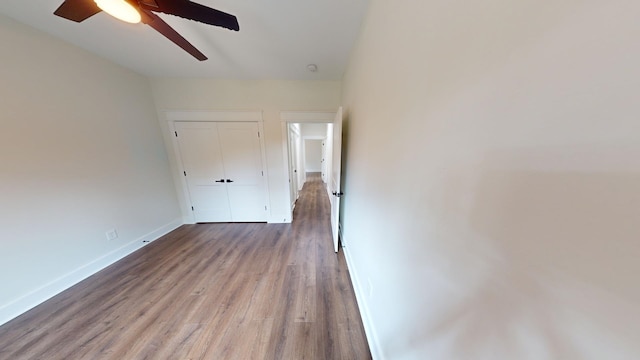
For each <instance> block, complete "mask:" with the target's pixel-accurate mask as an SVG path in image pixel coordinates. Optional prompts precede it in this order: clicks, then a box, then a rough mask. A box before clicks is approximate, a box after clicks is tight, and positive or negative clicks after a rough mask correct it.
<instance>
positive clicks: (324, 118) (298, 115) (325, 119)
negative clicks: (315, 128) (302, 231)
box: [280, 111, 336, 219]
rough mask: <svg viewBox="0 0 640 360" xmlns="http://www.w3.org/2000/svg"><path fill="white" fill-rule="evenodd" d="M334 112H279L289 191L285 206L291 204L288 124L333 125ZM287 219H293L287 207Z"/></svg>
mask: <svg viewBox="0 0 640 360" xmlns="http://www.w3.org/2000/svg"><path fill="white" fill-rule="evenodd" d="M335 117H336V112H335V111H281V112H280V127H281V131H282V156H283V161H284V162H283V163H284V164H287V165H285V166H283V168H284V180H285V181H286V182H287V184H286V186H287V188H288V189H289V191H287V195H286V196H287V204H291V202H292V199H291V186H292V182H291V176H292V174H291V172H290V168H289V166H288V164H289V163H290V162H289V161H290V156H291V155H290V149H289V141H290V140H289V125H290V124H304V123H311V124H313V123H316V124H320V123H326V124H333V121H334V120H335ZM288 208H289V209H288V211H289V213H288V217H289V219H293V209H291V208H290V207H288Z"/></svg>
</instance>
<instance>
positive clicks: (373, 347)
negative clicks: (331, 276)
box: [342, 248, 384, 360]
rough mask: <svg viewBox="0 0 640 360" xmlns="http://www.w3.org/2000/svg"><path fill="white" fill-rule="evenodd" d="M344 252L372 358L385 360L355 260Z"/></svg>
mask: <svg viewBox="0 0 640 360" xmlns="http://www.w3.org/2000/svg"><path fill="white" fill-rule="evenodd" d="M342 251H344V257H345V259H346V260H347V267H348V268H349V276H350V277H351V283H352V284H353V290H354V292H355V294H356V302H357V303H358V309H359V310H360V316H361V317H362V325H363V326H364V332H365V335H366V336H367V343H368V344H369V350H370V351H371V357H372V359H373V360H384V357H383V355H382V349H381V348H380V341H378V335H377V333H376V331H375V327H374V326H373V322H372V319H371V313H370V312H369V307H368V306H367V303H366V301H365V297H364V294H365V293H364V291H363V287H362V282H361V281H360V279H359V278H358V272H357V271H356V269H355V266H354V265H353V259H352V258H351V255H350V254H349V250H348V249H347V248H342Z"/></svg>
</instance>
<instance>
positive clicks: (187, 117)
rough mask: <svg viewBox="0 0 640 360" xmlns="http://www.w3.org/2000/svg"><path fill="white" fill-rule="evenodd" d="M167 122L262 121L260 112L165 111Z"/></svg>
mask: <svg viewBox="0 0 640 360" xmlns="http://www.w3.org/2000/svg"><path fill="white" fill-rule="evenodd" d="M165 115H166V119H167V120H168V121H262V111H192V110H167V111H165Z"/></svg>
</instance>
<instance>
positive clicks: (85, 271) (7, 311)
mask: <svg viewBox="0 0 640 360" xmlns="http://www.w3.org/2000/svg"><path fill="white" fill-rule="evenodd" d="M182 224H183V222H182V219H181V218H180V219H175V220H173V221H171V222H169V223H167V224H165V225H163V226H161V227H159V228H157V229H155V230H153V231H151V232H150V233H148V234H146V235H143V236H141V237H140V238H138V239H136V240H134V241H131V242H129V243H128V244H126V245H124V246H122V247H120V248H118V249H115V250H113V251H111V252H109V253H107V254H105V255H103V256H101V257H99V258H98V259H96V260H93V261H91V262H90V263H88V264H86V265H83V266H81V267H79V268H77V269H76V270H73V271H71V272H69V273H68V274H66V275H63V276H61V277H59V278H57V279H55V280H53V281H51V282H49V283H48V284H46V285H44V286H42V287H40V288H38V289H35V290H33V291H31V292H29V293H27V294H26V295H23V296H21V297H19V298H17V299H15V300H13V301H11V302H10V303H7V304H5V305H2V306H0V325H2V324H4V323H7V322H9V321H10V320H12V319H14V318H16V317H18V316H19V315H21V314H23V313H25V312H27V311H29V310H30V309H32V308H34V307H36V306H37V305H40V304H41V303H43V302H45V301H47V300H49V299H50V298H52V297H54V296H55V295H57V294H59V293H61V292H63V291H64V290H66V289H68V288H70V287H72V286H73V285H75V284H77V283H79V282H80V281H82V280H84V279H86V278H88V277H89V276H91V275H93V274H95V273H97V272H98V271H100V270H102V269H104V268H106V267H107V266H109V265H111V264H113V263H115V262H116V261H118V260H120V259H122V258H124V257H125V256H127V255H129V254H131V253H133V252H134V251H136V250H138V249H140V248H142V247H144V246H146V245H148V244H149V243H151V242H153V241H155V240H157V239H159V238H160V237H162V236H164V235H166V234H168V233H169V232H171V231H173V230H175V229H176V228H178V227H179V226H181V225H182Z"/></svg>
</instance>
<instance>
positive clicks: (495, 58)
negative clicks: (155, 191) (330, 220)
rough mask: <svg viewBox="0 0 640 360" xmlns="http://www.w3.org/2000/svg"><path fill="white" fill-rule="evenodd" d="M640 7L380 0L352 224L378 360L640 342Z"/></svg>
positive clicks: (351, 131) (587, 356)
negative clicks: (639, 44)
mask: <svg viewBox="0 0 640 360" xmlns="http://www.w3.org/2000/svg"><path fill="white" fill-rule="evenodd" d="M639 13H640V3H639V2H637V1H622V0H614V1H608V2H602V1H577V0H574V1H562V2H557V1H550V0H548V1H533V0H524V1H517V2H513V1H506V0H489V1H483V2H468V1H467V2H455V1H454V2H451V1H428V2H419V1H412V0H400V1H382V0H373V1H372V3H371V8H370V12H369V14H368V17H367V20H366V21H365V23H364V26H363V33H362V36H361V38H360V40H359V41H358V44H357V47H356V50H355V52H354V54H353V57H352V59H351V63H350V66H349V70H348V72H347V75H346V76H345V81H344V88H343V94H344V95H343V103H344V105H345V110H346V112H347V114H346V120H347V122H346V125H345V126H346V128H347V129H348V130H347V131H346V133H347V135H346V153H347V156H346V159H345V168H346V170H345V172H344V176H345V187H344V188H345V190H344V192H345V194H346V196H345V197H344V198H343V201H344V213H343V216H344V219H343V221H344V223H343V232H344V238H345V240H346V243H347V244H348V247H347V248H346V252H347V255H348V257H349V263H350V271H351V273H352V274H353V276H354V278H355V279H357V284H356V285H357V287H358V289H359V291H360V292H359V298H360V302H361V304H362V307H363V309H364V310H365V312H364V315H365V316H366V319H365V320H366V321H367V322H368V330H369V335H371V338H372V339H373V342H374V343H376V345H377V346H375V347H374V352H375V353H376V355H378V356H379V358H380V359H394V360H397V359H430V360H438V359H442V360H457V359H474V360H478V359H492V360H499V359H504V360H511V359H519V360H526V359H531V360H546V359H563V360H577V359H581V360H591V359H593V360H598V359H611V360H613V359H615V360H623V359H624V360H630V359H636V358H638V357H639V356H640V326H638V324H640V281H638V274H640V261H638V259H639V258H640V237H639V236H638V233H639V228H638V224H639V223H640V222H639V214H640V101H639V98H638V96H639V94H640V66H638V64H640V46H638V39H640V22H639V21H638V14H639ZM369 284H370V285H369Z"/></svg>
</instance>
